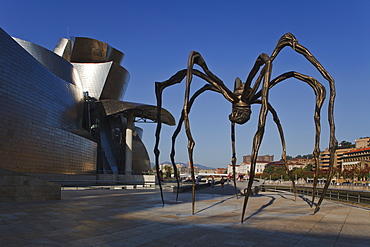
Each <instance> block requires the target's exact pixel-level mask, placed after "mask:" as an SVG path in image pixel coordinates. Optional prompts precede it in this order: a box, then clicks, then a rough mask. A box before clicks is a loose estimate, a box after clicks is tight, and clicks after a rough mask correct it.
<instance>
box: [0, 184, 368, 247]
mask: <svg viewBox="0 0 370 247" xmlns="http://www.w3.org/2000/svg"><path fill="white" fill-rule="evenodd" d="M243 186H246V183H244V184H243V183H239V184H238V187H243ZM164 198H165V204H164V206H163V205H162V201H161V197H160V193H159V190H142V189H132V190H124V189H122V190H108V189H96V190H63V191H62V200H57V201H44V202H22V203H20V202H2V203H0V246H195V245H197V246H198V245H201V246H220V245H222V246H274V247H276V246H315V247H316V246H370V210H369V209H367V208H360V207H355V206H352V205H345V204H341V203H336V202H332V201H327V200H324V202H323V203H322V206H321V209H320V211H319V212H317V213H316V214H313V208H311V207H309V205H308V204H307V198H305V197H303V196H300V197H297V200H296V201H294V196H293V195H292V194H290V193H288V192H281V193H277V192H260V193H259V194H258V195H256V196H252V197H250V199H249V202H248V207H247V211H246V214H245V219H246V220H245V221H244V222H243V223H241V211H242V205H243V200H244V197H240V196H238V198H237V197H236V196H235V194H234V188H233V187H232V186H231V185H229V186H225V187H224V188H221V186H219V185H218V186H216V187H215V188H214V189H212V188H210V187H209V188H204V189H201V190H197V191H196V204H195V214H194V215H193V214H192V213H191V192H185V193H181V194H180V195H179V200H178V201H176V194H175V193H173V192H172V189H170V188H168V189H164Z"/></svg>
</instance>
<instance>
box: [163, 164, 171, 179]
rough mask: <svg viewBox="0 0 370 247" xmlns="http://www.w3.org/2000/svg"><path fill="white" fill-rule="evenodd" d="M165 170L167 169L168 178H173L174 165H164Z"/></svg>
mask: <svg viewBox="0 0 370 247" xmlns="http://www.w3.org/2000/svg"><path fill="white" fill-rule="evenodd" d="M164 170H165V171H166V178H171V174H172V167H171V166H169V165H167V166H165V167H164Z"/></svg>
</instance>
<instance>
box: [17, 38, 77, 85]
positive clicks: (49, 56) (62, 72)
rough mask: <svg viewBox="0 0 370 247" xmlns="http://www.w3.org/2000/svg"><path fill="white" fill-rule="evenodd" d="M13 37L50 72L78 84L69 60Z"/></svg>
mask: <svg viewBox="0 0 370 247" xmlns="http://www.w3.org/2000/svg"><path fill="white" fill-rule="evenodd" d="M13 39H14V40H15V41H16V42H17V43H18V44H19V45H20V46H22V47H23V49H25V50H26V51H27V52H28V53H29V54H31V56H33V57H34V58H35V59H36V60H37V61H38V62H39V63H41V64H42V65H44V66H45V67H46V68H47V69H48V70H49V71H50V72H52V73H53V74H55V75H56V76H58V77H60V78H62V79H63V80H65V81H67V82H69V83H73V84H76V82H75V80H78V78H76V77H75V74H74V73H73V69H74V68H73V66H72V65H71V64H70V63H69V62H68V61H66V60H65V59H63V58H62V57H60V56H58V55H57V54H55V53H54V52H52V51H49V50H48V49H45V48H44V47H41V46H39V45H36V44H33V43H31V42H28V41H25V40H22V39H18V38H13Z"/></svg>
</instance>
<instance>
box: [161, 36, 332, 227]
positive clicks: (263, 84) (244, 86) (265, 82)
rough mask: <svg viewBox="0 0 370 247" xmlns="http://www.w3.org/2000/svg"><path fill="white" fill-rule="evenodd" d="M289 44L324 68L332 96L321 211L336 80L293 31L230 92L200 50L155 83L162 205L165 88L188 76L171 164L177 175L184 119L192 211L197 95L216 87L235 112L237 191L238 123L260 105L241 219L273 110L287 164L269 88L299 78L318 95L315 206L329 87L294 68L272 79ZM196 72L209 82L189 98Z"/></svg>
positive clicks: (280, 40)
mask: <svg viewBox="0 0 370 247" xmlns="http://www.w3.org/2000/svg"><path fill="white" fill-rule="evenodd" d="M286 46H289V47H291V48H292V49H293V50H294V51H296V52H297V53H299V54H301V55H303V56H304V57H305V58H306V59H307V60H308V61H309V62H311V64H312V65H313V66H314V67H316V69H317V70H318V71H319V72H320V74H321V75H322V76H323V78H324V79H325V80H327V81H328V83H329V91H330V96H329V103H328V120H329V126H330V140H329V150H330V165H329V172H328V179H327V182H326V184H325V186H324V189H323V193H322V194H321V197H320V199H319V201H318V202H317V204H316V208H315V211H314V212H315V213H316V212H317V211H318V210H319V207H320V205H321V202H322V200H323V199H324V196H325V194H326V191H327V189H328V186H329V184H330V181H331V177H332V168H333V164H334V156H335V149H336V147H337V141H336V139H335V124H334V116H333V110H334V99H335V86H334V80H333V78H332V77H331V76H330V74H329V73H328V72H327V71H326V70H325V69H324V67H323V66H322V65H321V64H320V63H319V61H318V60H317V59H316V58H315V57H314V56H313V55H312V54H311V53H310V52H309V51H308V49H307V48H305V47H304V46H302V45H300V44H299V43H298V41H297V39H296V38H295V37H294V36H293V35H292V34H291V33H287V34H285V35H283V36H282V37H281V38H280V39H279V41H278V42H277V44H276V46H275V48H274V50H273V52H272V54H271V55H270V56H268V55H267V54H264V53H262V54H261V55H259V56H258V58H257V60H256V62H255V64H254V66H253V68H252V70H251V71H250V73H249V75H248V77H247V79H246V81H245V82H242V81H241V80H240V79H239V78H236V80H235V84H234V91H231V90H229V89H228V88H227V87H226V86H225V85H224V83H223V81H222V80H221V79H219V78H218V77H217V76H215V75H214V74H213V73H212V72H211V71H210V70H209V69H208V67H207V65H206V62H205V60H204V59H203V57H202V56H201V55H200V53H198V52H195V51H192V52H191V53H190V55H189V58H188V67H187V69H184V70H180V71H178V72H177V73H176V74H175V75H173V76H172V77H171V78H170V79H168V80H167V81H164V82H156V97H157V129H156V144H155V148H154V153H155V157H156V160H155V162H156V169H157V174H158V181H159V184H160V190H161V196H162V202H163V204H164V199H163V193H162V187H161V179H160V177H159V174H160V173H159V154H160V151H159V149H158V147H159V139H160V132H161V125H162V122H161V118H160V109H161V107H162V92H163V90H164V89H165V88H167V87H169V86H172V85H174V84H177V83H181V82H182V81H183V80H184V79H185V80H186V89H185V100H184V106H183V111H182V115H181V119H180V120H179V122H178V125H177V128H176V130H175V132H174V134H173V136H172V152H171V161H172V163H173V165H174V166H173V168H174V171H175V175H177V169H176V166H175V160H174V157H175V148H174V146H175V142H176V137H177V135H178V134H179V132H180V130H181V126H182V124H183V123H184V125H185V131H186V135H187V138H188V147H187V149H188V156H189V162H190V166H191V175H192V181H193V187H192V188H193V189H192V213H193V214H194V205H195V182H194V181H195V175H194V166H193V164H194V162H193V149H194V145H195V141H194V139H193V137H192V134H191V129H190V124H189V117H188V116H189V113H190V109H191V107H192V104H193V103H194V100H195V99H196V97H198V96H199V95H200V94H202V93H203V92H205V91H207V90H211V91H215V92H218V93H220V94H222V95H223V96H224V98H226V100H228V101H229V102H230V103H231V104H232V113H231V114H230V115H229V120H230V122H231V143H232V159H231V161H232V165H233V170H234V187H235V190H236V184H235V164H236V153H235V124H244V123H246V122H247V121H248V120H249V119H250V116H251V113H252V112H251V105H253V104H260V105H261V108H260V113H259V120H258V127H257V131H256V133H255V135H254V138H253V147H252V153H251V154H252V155H251V171H250V178H249V182H248V187H247V192H246V194H245V197H244V203H243V210H242V216H241V222H243V220H244V215H245V210H246V206H247V203H248V198H249V196H250V194H251V187H252V183H253V179H254V175H255V168H256V159H257V155H258V151H259V148H260V144H261V141H262V138H263V135H264V131H265V123H266V116H267V114H268V113H271V114H272V115H273V120H274V122H275V124H276V126H277V128H278V131H279V134H280V139H281V145H282V150H283V151H282V159H283V161H284V162H285V164H286V147H285V139H284V133H283V128H282V126H281V124H280V120H279V117H278V115H277V113H276V111H275V109H274V108H273V107H272V105H271V104H270V103H269V101H268V96H269V90H270V89H271V88H272V87H274V86H275V85H277V84H279V83H280V82H282V81H284V80H286V79H288V78H296V79H297V80H300V81H303V82H305V83H307V84H308V85H309V86H310V87H311V88H312V89H313V91H314V93H315V96H316V105H315V114H314V122H315V129H316V135H315V147H314V150H313V156H314V159H315V168H316V171H315V174H316V176H315V180H314V185H313V190H314V191H313V197H312V201H311V207H312V205H313V204H314V200H315V188H316V185H317V177H318V171H319V169H318V167H319V163H318V159H319V153H320V148H319V142H320V136H321V123H320V114H321V108H322V105H323V103H324V100H325V97H326V90H325V87H324V86H323V85H322V84H321V83H320V82H318V81H317V80H316V79H315V78H313V77H311V76H308V75H304V74H301V73H299V72H295V71H291V72H286V73H283V74H281V75H279V76H277V77H276V78H274V79H272V80H271V70H272V62H273V61H274V59H275V58H276V56H277V55H278V54H279V52H280V51H281V50H282V49H283V48H284V47H286ZM194 65H198V66H199V67H200V68H201V70H197V69H194V68H193V67H194ZM258 72H259V75H258V76H257V78H256V79H255V77H256V75H257V73H258ZM193 76H197V77H199V78H201V79H202V80H204V81H206V84H205V85H204V86H203V87H202V88H200V89H199V90H198V91H196V92H195V93H194V95H192V96H191V97H190V86H191V82H192V78H193ZM254 79H255V82H254V84H253V85H252V81H253V80H254ZM286 170H287V172H288V175H289V176H290V178H291V180H292V183H293V186H294V180H293V179H292V176H291V174H290V172H289V170H288V168H287V166H286ZM177 181H178V180H177ZM178 187H179V182H178ZM294 188H295V187H294Z"/></svg>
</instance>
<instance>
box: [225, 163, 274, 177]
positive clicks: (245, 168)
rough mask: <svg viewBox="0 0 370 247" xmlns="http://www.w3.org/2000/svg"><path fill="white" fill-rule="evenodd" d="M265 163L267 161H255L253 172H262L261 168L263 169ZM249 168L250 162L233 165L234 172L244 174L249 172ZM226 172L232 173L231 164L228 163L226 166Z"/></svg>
mask: <svg viewBox="0 0 370 247" xmlns="http://www.w3.org/2000/svg"><path fill="white" fill-rule="evenodd" d="M267 164H268V162H264V161H257V162H256V170H255V173H262V172H263V170H265V167H266V165H267ZM250 170H251V163H249V162H242V163H240V165H235V172H236V173H237V174H245V175H246V174H249V172H250ZM227 174H233V166H232V165H230V164H229V165H228V166H227Z"/></svg>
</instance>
